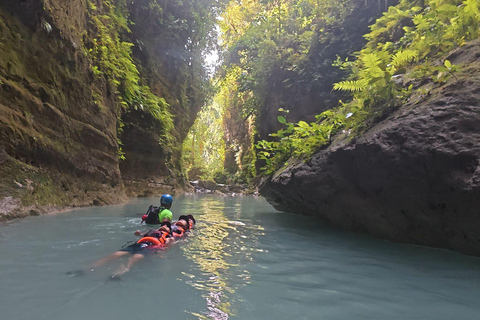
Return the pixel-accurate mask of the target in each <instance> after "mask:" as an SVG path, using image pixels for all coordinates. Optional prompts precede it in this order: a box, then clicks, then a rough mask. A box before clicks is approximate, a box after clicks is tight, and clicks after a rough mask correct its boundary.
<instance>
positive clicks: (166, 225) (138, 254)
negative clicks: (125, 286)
mask: <svg viewBox="0 0 480 320" xmlns="http://www.w3.org/2000/svg"><path fill="white" fill-rule="evenodd" d="M170 228H171V225H170V222H168V221H165V222H163V223H162V226H161V227H160V228H159V229H158V230H149V231H147V232H145V233H144V234H141V233H140V231H139V230H137V231H135V235H136V236H141V237H142V238H141V239H140V240H139V241H137V242H135V243H134V244H131V245H129V246H128V247H125V248H123V249H120V250H118V251H116V252H114V253H112V254H111V255H109V256H108V257H105V258H103V259H100V260H98V261H97V262H95V263H94V264H93V265H92V266H91V268H90V270H91V271H93V270H94V269H96V268H98V267H100V266H102V265H104V264H106V263H107V262H110V261H112V260H115V259H118V258H121V257H124V256H126V255H128V254H131V255H132V256H131V257H130V258H129V259H128V261H127V264H126V265H121V266H120V267H119V268H118V269H117V270H116V271H115V272H114V273H113V274H112V276H111V278H112V279H113V278H118V277H119V276H120V275H122V274H124V273H126V272H128V271H130V268H131V267H132V265H134V264H135V263H136V262H138V261H140V260H141V259H142V258H144V257H145V255H146V254H147V253H154V252H157V251H158V250H160V249H162V248H164V247H165V246H166V245H168V244H169V243H171V242H172V241H173V238H172V236H171V230H170ZM157 241H158V242H157Z"/></svg>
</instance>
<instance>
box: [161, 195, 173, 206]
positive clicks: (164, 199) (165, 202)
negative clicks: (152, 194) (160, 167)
mask: <svg viewBox="0 0 480 320" xmlns="http://www.w3.org/2000/svg"><path fill="white" fill-rule="evenodd" d="M172 202H173V197H172V196H171V195H169V194H168V193H166V194H164V195H162V196H161V197H160V206H162V207H164V208H167V209H170V208H171V207H172Z"/></svg>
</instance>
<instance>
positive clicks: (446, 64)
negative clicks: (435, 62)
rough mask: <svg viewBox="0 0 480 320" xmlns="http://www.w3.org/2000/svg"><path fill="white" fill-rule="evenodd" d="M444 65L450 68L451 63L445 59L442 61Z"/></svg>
mask: <svg viewBox="0 0 480 320" xmlns="http://www.w3.org/2000/svg"><path fill="white" fill-rule="evenodd" d="M443 64H444V65H445V67H447V68H448V69H450V68H451V67H452V63H451V62H450V61H449V60H445V62H444V63H443Z"/></svg>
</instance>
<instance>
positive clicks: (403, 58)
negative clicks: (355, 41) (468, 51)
mask: <svg viewBox="0 0 480 320" xmlns="http://www.w3.org/2000/svg"><path fill="white" fill-rule="evenodd" d="M479 26H480V14H479V3H478V1H477V0H466V1H464V2H461V1H458V0H425V1H410V0H403V1H401V3H400V4H399V5H398V6H395V7H390V8H389V10H388V12H386V13H384V16H383V17H382V18H380V19H378V20H377V22H376V23H375V24H374V25H372V27H371V32H370V33H369V34H367V35H366V36H365V37H366V38H367V39H368V40H369V42H368V43H367V45H366V46H365V48H364V49H363V50H361V51H360V52H358V53H357V58H358V59H357V60H356V61H354V62H348V61H346V62H344V63H341V62H340V63H338V64H339V65H341V66H342V67H344V68H349V69H351V71H352V75H351V77H350V80H346V81H342V82H339V83H336V84H335V85H334V89H336V90H346V91H351V92H353V101H352V102H351V103H350V105H351V106H355V107H356V108H361V109H366V110H370V111H371V110H372V109H371V108H375V107H378V106H379V105H380V104H382V103H383V102H385V101H389V102H390V103H391V104H395V103H396V102H397V101H396V99H399V101H403V100H405V98H406V97H408V96H409V95H410V93H411V89H412V87H409V88H405V87H404V86H403V82H404V81H401V83H400V84H397V83H396V78H398V77H399V76H400V75H401V77H402V78H403V79H404V80H405V81H406V80H413V81H419V80H422V79H423V78H431V79H433V80H434V81H442V82H443V81H446V80H447V79H448V77H449V76H451V75H454V73H455V71H456V70H457V67H456V66H452V65H451V63H450V62H449V61H448V62H447V61H444V65H443V66H441V65H440V66H438V65H435V61H436V60H437V59H438V58H439V57H441V56H442V55H444V54H445V53H446V52H448V51H450V50H451V49H453V48H455V47H457V46H459V45H462V44H463V43H465V41H468V40H471V39H475V38H477V37H478V36H479Z"/></svg>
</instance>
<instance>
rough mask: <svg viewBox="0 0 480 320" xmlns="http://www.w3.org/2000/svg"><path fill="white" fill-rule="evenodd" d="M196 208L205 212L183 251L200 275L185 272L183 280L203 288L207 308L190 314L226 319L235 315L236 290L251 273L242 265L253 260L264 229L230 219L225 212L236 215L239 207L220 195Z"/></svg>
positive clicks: (206, 200) (200, 317)
mask: <svg viewBox="0 0 480 320" xmlns="http://www.w3.org/2000/svg"><path fill="white" fill-rule="evenodd" d="M197 210H198V211H199V212H205V213H207V214H205V215H204V216H203V217H202V218H203V220H202V221H201V222H199V224H198V226H197V228H196V230H195V231H194V235H192V236H190V237H189V239H188V243H186V244H185V245H184V246H182V250H183V251H184V253H185V256H186V257H187V259H189V260H191V261H193V262H194V263H195V264H196V265H197V266H198V268H199V269H200V271H201V276H195V275H193V274H188V273H184V275H185V276H186V277H187V278H188V280H187V281H186V283H188V284H189V285H191V286H192V287H194V288H196V289H198V290H200V291H202V297H203V298H204V299H205V300H206V303H207V310H208V311H207V312H205V313H204V314H200V313H196V312H191V314H193V315H195V316H197V317H198V318H199V319H219V320H220V319H221V320H225V319H228V318H229V316H235V314H236V310H235V303H234V302H235V296H234V293H235V290H236V289H237V288H238V287H240V286H245V285H247V284H248V283H249V282H250V274H249V272H248V271H247V270H244V269H242V266H243V267H244V266H245V262H247V261H252V252H254V251H255V250H256V248H257V244H258V240H257V238H258V236H261V235H262V230H263V228H261V227H256V228H255V227H253V226H252V225H251V224H250V225H247V224H245V223H242V222H240V221H231V220H229V219H228V217H227V212H228V213H229V215H231V216H232V215H233V216H235V213H236V212H235V211H239V210H240V207H238V206H237V207H235V206H233V207H229V206H228V205H227V204H226V202H225V199H223V198H213V197H212V198H206V199H204V201H202V202H201V204H200V207H197ZM247 236H248V241H245V239H246V238H247ZM239 253H241V255H239Z"/></svg>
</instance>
